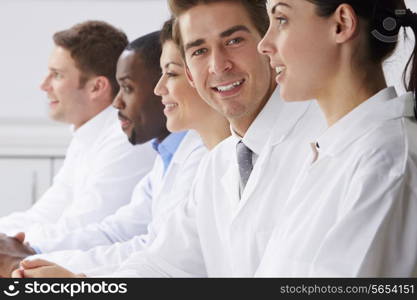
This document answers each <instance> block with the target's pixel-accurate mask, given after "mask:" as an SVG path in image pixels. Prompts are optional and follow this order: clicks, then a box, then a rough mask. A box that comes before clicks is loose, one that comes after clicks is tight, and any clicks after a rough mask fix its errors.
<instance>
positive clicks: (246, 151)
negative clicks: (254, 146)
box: [236, 141, 252, 157]
mask: <svg viewBox="0 0 417 300" xmlns="http://www.w3.org/2000/svg"><path fill="white" fill-rule="evenodd" d="M236 150H237V154H238V156H239V155H243V156H248V155H250V156H251V157H252V150H251V149H250V148H249V147H248V146H246V145H245V143H243V142H242V141H239V143H237V145H236Z"/></svg>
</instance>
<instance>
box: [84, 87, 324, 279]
mask: <svg viewBox="0 0 417 300" xmlns="http://www.w3.org/2000/svg"><path fill="white" fill-rule="evenodd" d="M277 93H278V91H277V92H276V93H275V94H274V95H273V96H272V98H271V99H270V100H269V101H268V102H267V104H266V105H265V107H264V108H263V110H262V111H261V113H260V114H259V115H258V116H257V118H256V119H255V121H254V122H253V123H252V124H251V126H250V128H249V129H248V131H247V133H246V134H245V136H244V137H243V141H244V143H245V144H246V145H247V146H248V147H249V148H250V149H251V150H252V151H254V152H255V154H257V156H258V157H257V159H256V163H255V165H254V168H253V171H252V173H251V175H250V177H249V180H248V182H247V185H246V188H245V189H244V191H243V193H242V196H241V199H240V200H239V177H238V176H239V175H238V166H237V159H236V144H237V142H238V140H239V139H238V138H237V137H236V136H232V137H230V138H228V139H226V140H225V141H223V142H222V143H221V144H219V145H218V146H217V147H216V148H215V149H213V150H212V151H211V153H210V154H209V156H208V157H207V159H205V160H204V161H203V163H202V165H200V168H199V172H198V174H197V176H196V181H195V183H194V186H193V190H192V193H191V197H190V199H189V200H188V201H187V202H184V203H183V205H182V206H181V207H179V208H178V209H177V210H176V211H175V213H174V214H173V215H172V217H171V218H170V219H169V220H168V221H167V223H166V224H165V226H164V227H163V229H161V231H160V233H159V235H158V236H157V238H156V239H155V240H154V242H153V243H152V245H150V247H148V248H147V249H146V250H145V251H142V253H137V254H134V255H132V256H131V257H130V258H129V259H128V260H127V261H126V262H125V263H124V264H123V265H122V266H121V267H120V268H119V270H117V271H116V272H114V273H112V274H100V275H101V276H116V277H118V276H121V277H124V276H127V277H134V276H138V277H151V276H157V277H159V276H167V277H168V276H173V277H189V276H193V277H205V276H212V277H217V276H221V277H222V276H253V275H254V274H255V271H256V269H257V267H258V265H259V263H260V261H261V258H262V256H263V252H264V249H265V247H266V243H267V241H268V240H269V236H270V234H271V232H272V230H273V228H274V225H275V222H276V221H277V220H276V215H277V214H278V212H279V210H280V202H279V201H276V197H278V198H281V197H284V195H287V194H288V193H289V189H290V187H291V185H292V183H293V181H294V180H295V178H296V175H297V174H298V172H299V171H300V170H301V167H302V164H303V161H304V160H305V157H306V156H307V155H308V154H309V152H308V149H307V150H305V149H304V148H303V147H298V146H299V145H300V144H303V143H307V142H309V141H312V140H313V137H315V136H316V135H317V134H318V132H320V131H321V130H323V129H324V128H325V122H324V118H323V116H322V114H321V112H320V110H319V109H318V106H317V104H316V103H315V102H313V101H311V102H308V103H307V102H304V103H283V102H282V101H281V100H280V99H279V97H278V95H277ZM271 132H274V133H275V135H274V139H273V140H271V142H270V143H268V138H269V136H270V134H271ZM272 177H275V178H280V182H279V184H276V185H274V186H272V185H270V181H271V178H272ZM271 199H273V201H271ZM87 274H88V273H87ZM92 275H98V274H97V273H95V274H92Z"/></svg>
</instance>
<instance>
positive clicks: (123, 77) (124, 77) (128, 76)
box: [117, 75, 131, 81]
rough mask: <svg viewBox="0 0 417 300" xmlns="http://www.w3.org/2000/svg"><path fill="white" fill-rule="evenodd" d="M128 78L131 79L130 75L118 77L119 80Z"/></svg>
mask: <svg viewBox="0 0 417 300" xmlns="http://www.w3.org/2000/svg"><path fill="white" fill-rule="evenodd" d="M126 79H131V77H130V75H124V76H122V77H119V78H117V80H118V81H125V80H126Z"/></svg>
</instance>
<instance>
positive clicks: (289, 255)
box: [257, 88, 417, 277]
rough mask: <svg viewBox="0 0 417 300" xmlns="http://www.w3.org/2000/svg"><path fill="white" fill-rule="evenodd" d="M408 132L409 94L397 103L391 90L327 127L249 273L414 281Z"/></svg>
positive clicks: (414, 176)
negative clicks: (255, 268) (411, 278)
mask: <svg viewBox="0 0 417 300" xmlns="http://www.w3.org/2000/svg"><path fill="white" fill-rule="evenodd" d="M416 134H417V122H416V120H415V118H414V112H413V96H412V94H411V93H409V94H406V95H404V96H402V97H399V98H397V95H396V93H395V90H394V88H387V89H384V90H382V91H380V92H379V93H378V94H376V95H375V96H373V97H372V98H370V99H369V100H367V101H365V102H364V103H362V104H361V105H359V106H358V107H356V108H355V109H354V110H353V111H351V112H350V113H349V114H347V115H346V116H344V117H343V118H342V119H340V120H339V121H338V122H337V123H335V124H334V125H333V126H331V127H330V128H328V129H327V130H326V131H325V132H324V134H323V135H321V136H320V137H319V138H318V140H317V147H318V148H317V149H315V151H314V152H316V151H317V153H316V154H315V153H314V155H313V153H312V154H311V157H310V158H309V160H308V161H307V162H306V164H305V168H304V170H303V172H302V173H301V174H300V176H299V178H298V180H297V182H296V184H295V185H294V187H293V190H292V191H291V193H290V196H289V198H288V199H287V201H286V202H285V204H284V205H282V207H281V212H280V214H279V216H278V217H277V219H278V222H277V224H276V228H275V230H274V233H273V236H272V238H271V240H270V242H269V244H268V247H267V250H266V253H265V256H264V258H263V261H262V264H261V266H260V268H259V270H258V272H257V275H258V276H279V277H309V276H311V277H356V276H365V277H368V276H371V277H380V276H389V277H391V276H392V277H394V276H402V277H407V276H416V275H417V139H416V137H417V135H416ZM300 147H303V145H300ZM304 148H310V147H309V145H304ZM313 156H315V157H316V160H315V161H314V162H313V163H312V161H313V160H312V157H313ZM272 184H279V183H278V182H277V181H276V180H275V178H274V180H273V182H272Z"/></svg>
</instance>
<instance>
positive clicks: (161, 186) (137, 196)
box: [37, 130, 207, 272]
mask: <svg viewBox="0 0 417 300" xmlns="http://www.w3.org/2000/svg"><path fill="white" fill-rule="evenodd" d="M206 153H207V149H206V147H205V146H204V145H203V143H202V140H201V138H200V136H199V135H198V134H197V133H196V132H195V131H192V130H191V131H189V132H188V133H187V134H186V136H185V137H184V139H183V140H182V141H181V143H180V145H179V147H178V149H177V151H176V152H175V154H174V155H173V158H172V160H171V163H170V164H169V167H168V169H167V170H166V173H165V175H164V166H163V162H162V159H161V158H160V157H159V156H158V158H157V160H156V161H155V165H154V167H153V169H152V171H151V172H150V173H149V174H148V175H147V177H145V178H144V179H143V180H142V181H141V182H140V183H139V184H138V186H137V188H136V189H135V192H134V195H133V197H132V201H131V202H130V203H129V204H128V205H126V206H124V207H122V208H120V209H119V210H118V211H117V212H116V213H115V214H114V215H112V216H109V217H108V218H106V219H105V220H104V221H103V222H102V223H100V224H95V225H91V226H89V227H86V228H84V229H81V230H78V231H74V232H72V233H71V234H69V235H66V236H61V237H57V238H55V241H54V247H55V248H56V249H63V248H66V249H73V250H67V251H57V252H51V253H45V254H42V255H39V256H37V257H41V258H44V259H47V260H50V261H54V262H56V263H58V264H60V265H62V266H64V267H66V268H68V269H70V270H72V271H74V272H87V271H88V270H92V269H97V268H104V269H105V270H111V269H112V268H116V267H117V266H119V265H120V264H121V262H123V260H125V259H126V258H127V257H128V256H129V255H130V254H131V253H132V252H135V251H140V250H142V249H143V248H144V247H145V246H146V245H148V244H149V243H151V242H152V240H153V239H154V238H155V236H156V235H157V232H158V231H159V229H160V227H161V226H162V225H163V223H164V222H165V220H166V219H167V218H168V215H169V214H171V213H172V211H173V210H174V208H175V207H176V206H177V205H178V204H179V203H180V202H181V201H183V200H184V199H186V198H187V196H188V193H189V191H190V189H191V183H192V181H193V179H194V176H195V173H196V172H197V168H198V165H199V163H200V161H201V159H202V158H203V156H204V155H205V154H206ZM95 246H97V247H95ZM93 247H94V248H93ZM75 249H82V250H88V251H81V250H75ZM51 250H53V249H51V248H49V249H48V251H51Z"/></svg>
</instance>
